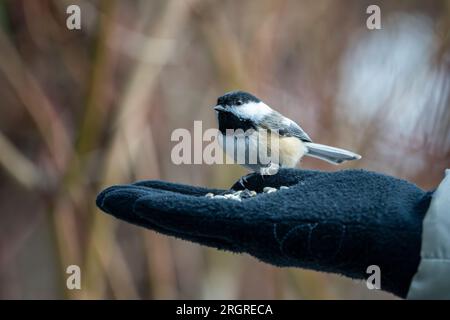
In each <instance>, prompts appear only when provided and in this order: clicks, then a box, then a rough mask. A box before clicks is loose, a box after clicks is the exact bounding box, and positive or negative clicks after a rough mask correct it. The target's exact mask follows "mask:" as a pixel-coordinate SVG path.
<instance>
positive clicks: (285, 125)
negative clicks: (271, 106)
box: [259, 112, 312, 142]
mask: <svg viewBox="0 0 450 320" xmlns="http://www.w3.org/2000/svg"><path fill="white" fill-rule="evenodd" d="M259 125H260V126H261V127H263V128H264V129H268V130H278V133H279V135H280V136H283V137H297V138H299V139H300V140H302V141H305V142H312V140H311V138H310V137H309V136H308V135H307V134H306V132H305V131H303V129H302V128H301V127H300V126H299V125H298V124H296V123H295V122H294V121H292V120H291V119H289V118H286V117H284V116H282V115H281V114H280V113H278V112H273V113H271V114H269V115H267V116H265V117H264V118H263V119H262V120H261V122H260V124H259Z"/></svg>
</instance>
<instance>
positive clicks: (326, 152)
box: [214, 91, 361, 175]
mask: <svg viewBox="0 0 450 320" xmlns="http://www.w3.org/2000/svg"><path fill="white" fill-rule="evenodd" d="M214 110H216V111H217V118H218V123H219V131H220V134H219V135H218V142H219V144H220V145H221V146H222V148H224V150H225V152H226V153H227V154H228V155H229V156H231V158H232V159H234V160H235V161H236V160H238V159H239V158H240V159H241V161H238V163H239V164H242V165H244V166H246V167H247V168H249V169H251V170H253V171H257V172H260V173H261V174H262V175H264V174H274V173H276V172H277V171H278V168H279V167H288V168H290V167H295V166H296V165H297V163H298V162H299V161H300V159H301V158H302V157H303V156H305V155H306V156H310V157H315V158H319V159H321V160H325V161H328V162H330V163H333V164H339V163H342V162H344V161H350V160H358V159H360V158H361V156H360V155H358V154H356V153H353V152H351V151H347V150H343V149H339V148H334V147H330V146H326V145H322V144H317V143H313V142H312V140H311V138H310V137H309V136H308V135H307V134H306V132H305V131H303V129H302V128H301V127H300V126H299V125H298V124H296V123H295V122H294V121H292V120H291V119H288V118H286V117H284V116H283V115H281V114H280V113H278V112H277V111H275V110H273V109H272V108H270V107H269V106H268V105H267V104H265V103H264V102H262V101H261V100H260V99H258V98H257V97H255V96H254V95H252V94H250V93H247V92H243V91H232V92H229V93H226V94H224V95H223V96H221V97H219V98H218V100H217V105H216V106H215V107H214ZM238 132H239V133H238ZM239 146H242V148H239ZM275 146H276V147H275ZM275 149H276V150H275ZM261 150H266V151H267V152H264V153H263V152H261ZM251 154H253V155H256V156H254V157H253V158H252V156H251ZM262 154H266V156H263V155H262ZM274 154H276V156H274ZM242 159H244V161H242Z"/></svg>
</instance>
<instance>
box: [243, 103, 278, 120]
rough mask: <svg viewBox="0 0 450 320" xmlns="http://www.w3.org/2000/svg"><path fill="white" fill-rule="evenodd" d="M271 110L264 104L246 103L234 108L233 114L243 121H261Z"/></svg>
mask: <svg viewBox="0 0 450 320" xmlns="http://www.w3.org/2000/svg"><path fill="white" fill-rule="evenodd" d="M271 112H272V109H271V108H270V107H269V106H268V105H267V104H265V103H264V102H262V101H260V102H247V103H246V104H245V105H243V106H237V107H235V113H236V115H238V116H239V117H241V118H243V119H253V120H255V121H258V120H261V119H262V118H264V117H265V116H266V115H268V114H270V113H271Z"/></svg>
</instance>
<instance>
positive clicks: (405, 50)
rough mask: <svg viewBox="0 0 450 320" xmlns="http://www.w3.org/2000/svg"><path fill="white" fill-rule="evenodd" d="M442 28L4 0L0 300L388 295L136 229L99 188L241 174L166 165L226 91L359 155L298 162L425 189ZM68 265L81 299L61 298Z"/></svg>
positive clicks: (290, 8)
mask: <svg viewBox="0 0 450 320" xmlns="http://www.w3.org/2000/svg"><path fill="white" fill-rule="evenodd" d="M71 4H77V5H79V6H80V8H81V30H68V29H67V27H66V19H67V17H68V14H67V13H66V9H67V6H69V5H71ZM371 4H377V5H378V6H380V8H381V26H382V29H381V30H369V29H367V27H366V20H367V18H368V17H369V14H367V13H366V9H367V7H368V6H369V5H371ZM449 30H450V1H443V0H435V1H425V0H409V1H389V2H388V1H376V3H374V1H361V0H358V1H357V0H354V1H350V0H347V1H332V0H314V1H313V0H305V1H297V0H280V1H272V0H251V1H238V0H231V1H219V0H217V1H215V0H169V1H166V0H150V1H146V0H140V1H139V0H135V1H122V0H105V1H94V0H85V1H75V0H71V1H62V0H53V1H52V0H36V1H26V0H10V1H6V0H0V219H1V220H0V298H4V299H5V298H6V299H11V298H17V299H23V298H24V299H32V298H43V299H46V298H71V299H72V298H74V299H81V298H82V299H97V298H123V299H152V298H160V299H161V298H168V299H172V298H192V299H197V298H199V299H202V298H211V299H214V298H224V299H226V298H253V299H265V298H271V299H348V298H353V299H359V298H362V299H378V298H394V296H392V295H389V294H386V293H383V292H380V291H369V290H367V289H366V287H365V285H364V284H362V283H360V282H354V281H351V280H349V279H345V278H342V277H339V276H336V275H330V274H324V273H316V272H313V271H307V270H301V269H293V268H286V269H279V268H275V267H272V266H269V265H267V264H263V263H261V262H258V261H257V260H256V259H254V258H252V257H249V256H247V255H236V254H230V253H226V252H219V251H217V250H214V249H209V248H205V247H201V246H199V245H196V244H192V243H189V242H185V241H180V240H176V239H172V238H168V237H165V236H162V235H159V234H156V233H154V232H152V231H148V230H144V229H142V228H138V227H135V226H133V225H130V224H127V223H125V222H121V221H118V220H115V219H114V218H112V217H110V216H108V215H106V214H103V213H102V212H101V211H100V210H98V209H97V208H96V206H95V196H96V194H97V193H98V192H99V191H100V190H101V189H102V188H104V187H106V186H109V185H111V184H120V183H130V182H133V181H135V180H141V179H163V180H168V181H174V182H180V183H188V184H194V185H203V186H209V187H220V188H228V187H229V186H231V185H232V183H233V182H234V181H235V180H237V179H238V178H239V177H240V175H242V174H244V173H245V170H244V169H242V168H240V167H239V166H237V165H226V166H225V165H221V166H219V165H213V166H208V165H179V166H177V165H175V164H173V163H172V161H171V158H170V152H171V149H172V147H173V146H174V145H175V144H176V143H175V142H171V141H170V136H171V133H172V131H173V130H174V129H176V128H187V129H189V130H191V129H192V128H193V121H194V120H201V121H203V128H204V129H207V128H212V127H215V126H216V123H215V114H214V112H213V111H212V109H211V106H212V105H214V104H215V101H216V98H217V97H218V96H219V95H221V94H223V93H224V92H227V91H230V90H234V89H242V90H246V91H250V92H252V93H254V94H256V95H257V96H259V97H260V98H262V99H263V100H264V101H265V102H266V103H268V104H269V105H272V106H273V107H274V108H276V109H277V110H279V111H281V112H282V113H284V114H285V115H287V116H289V117H290V118H292V119H294V120H295V121H298V122H299V123H300V124H301V125H302V127H303V128H304V129H305V130H306V131H307V132H308V133H309V135H310V136H311V137H312V139H313V140H316V141H318V142H320V143H325V144H331V145H334V146H338V147H342V148H346V149H350V150H354V151H356V152H358V153H360V154H362V155H363V159H362V160H361V161H358V162H354V163H350V164H348V165H344V166H341V167H334V166H332V165H328V164H327V163H324V162H321V161H318V160H314V159H307V160H305V161H304V162H303V166H304V167H305V168H316V169H321V170H338V169H342V168H349V167H357V168H365V169H368V170H375V171H378V172H384V173H387V174H391V175H395V176H397V177H400V178H404V179H408V180H410V181H412V182H414V183H416V184H417V185H418V186H420V187H422V188H424V189H431V188H435V187H436V186H437V185H438V184H439V182H440V181H441V179H442V178H443V175H444V169H445V168H446V167H447V168H448V167H450V102H449V95H450V74H449V73H450V68H449V65H450V39H449ZM72 264H76V265H78V266H80V268H81V275H82V290H72V291H70V290H67V289H66V278H67V276H68V275H67V274H66V268H67V266H68V265H72Z"/></svg>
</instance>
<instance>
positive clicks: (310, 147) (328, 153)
mask: <svg viewBox="0 0 450 320" xmlns="http://www.w3.org/2000/svg"><path fill="white" fill-rule="evenodd" d="M305 146H306V149H307V151H306V155H307V156H310V157H314V158H318V159H321V160H325V161H327V162H330V163H332V164H339V163H342V162H345V161H351V160H359V159H361V156H360V155H359V154H356V153H353V152H351V151H348V150H344V149H339V148H334V147H330V146H326V145H324V144H318V143H312V142H306V143H305Z"/></svg>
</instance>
